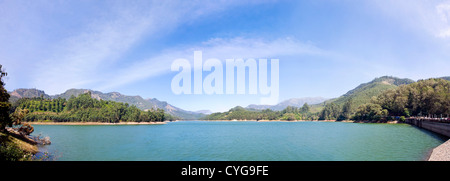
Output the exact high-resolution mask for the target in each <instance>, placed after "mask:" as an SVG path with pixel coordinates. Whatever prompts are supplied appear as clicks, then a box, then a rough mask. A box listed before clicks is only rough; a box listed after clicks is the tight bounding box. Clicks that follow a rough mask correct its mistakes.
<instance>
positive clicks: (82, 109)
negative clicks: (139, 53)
mask: <svg viewBox="0 0 450 181" xmlns="http://www.w3.org/2000/svg"><path fill="white" fill-rule="evenodd" d="M15 109H20V110H25V109H26V110H28V111H29V113H28V114H27V115H26V116H25V117H24V118H23V121H26V122H33V121H43V120H48V121H53V122H107V123H118V122H161V121H164V120H166V119H170V118H171V117H170V116H167V115H166V114H165V113H164V110H163V109H159V108H158V109H156V110H155V109H151V110H148V111H142V110H140V109H139V108H137V107H136V106H134V105H131V106H130V105H128V104H127V103H120V102H114V101H105V100H97V99H94V98H92V97H91V93H90V92H87V93H84V94H80V95H78V96H77V97H75V96H73V95H72V96H71V97H70V98H69V99H68V100H66V99H64V98H56V99H44V98H42V97H40V98H21V99H19V100H18V101H17V102H16V103H15Z"/></svg>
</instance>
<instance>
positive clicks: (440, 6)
mask: <svg viewBox="0 0 450 181" xmlns="http://www.w3.org/2000/svg"><path fill="white" fill-rule="evenodd" d="M371 3H372V4H373V5H375V6H374V7H377V10H381V12H382V13H383V14H384V15H387V16H388V17H389V18H390V20H393V21H397V22H398V23H400V24H402V25H406V26H407V27H408V28H410V29H412V30H413V31H418V32H423V33H426V34H429V35H431V36H433V37H437V38H449V37H450V1H442V0H429V1H420V0H396V1H378V0H375V1H371Z"/></svg>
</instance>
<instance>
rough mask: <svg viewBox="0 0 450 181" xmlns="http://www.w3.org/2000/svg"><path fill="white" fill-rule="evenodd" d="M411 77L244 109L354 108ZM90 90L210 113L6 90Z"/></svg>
mask: <svg viewBox="0 0 450 181" xmlns="http://www.w3.org/2000/svg"><path fill="white" fill-rule="evenodd" d="M440 78H442V79H445V80H450V76H446V77H440ZM414 82H415V81H414V80H411V79H407V78H397V77H392V76H383V77H378V78H375V79H374V80H372V81H370V82H367V83H363V84H360V85H359V86H357V87H356V88H354V89H352V90H350V91H348V92H347V93H345V94H344V95H342V96H340V97H338V98H333V99H326V98H323V97H304V98H292V99H288V100H285V101H282V102H280V103H279V104H276V105H256V104H251V105H249V106H247V107H246V109H250V110H251V109H253V110H262V109H272V110H277V111H279V110H283V109H285V108H286V107H287V106H294V107H301V106H303V104H305V103H308V104H309V105H310V106H311V108H312V109H311V110H312V111H313V112H315V111H320V110H321V109H322V107H323V106H324V105H325V104H327V103H335V104H337V105H340V106H342V105H343V104H344V103H345V102H347V101H348V100H350V99H351V100H352V103H353V109H356V108H357V107H358V106H359V105H362V104H364V103H367V102H370V100H371V99H372V97H375V96H378V95H379V94H381V93H382V92H384V91H386V90H389V89H394V88H396V87H398V86H401V85H406V84H411V83H414ZM88 91H90V92H91V96H92V98H95V99H103V100H111V101H116V102H123V103H128V104H130V105H135V106H136V107H138V108H139V109H142V110H147V109H152V108H153V109H156V108H161V109H164V111H166V112H167V113H169V114H171V115H173V116H176V117H179V118H182V119H199V118H201V117H203V116H205V115H208V114H211V113H212V112H211V111H209V110H200V111H195V112H194V111H187V110H183V109H181V108H178V107H175V106H173V105H171V104H169V103H167V102H165V101H160V100H158V99H156V98H152V99H144V98H142V97H141V96H128V95H123V94H121V93H118V92H109V93H103V92H100V91H95V90H89V89H69V90H67V91H65V92H64V93H62V94H57V95H47V94H45V92H44V91H42V90H38V89H16V90H14V91H13V92H9V93H10V95H11V97H10V101H11V102H14V101H17V100H18V99H20V98H23V97H28V98H31V97H43V98H58V97H62V98H66V99H69V98H70V97H71V96H72V95H73V96H78V95H80V94H83V93H86V92H88Z"/></svg>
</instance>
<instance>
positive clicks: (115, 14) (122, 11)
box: [31, 1, 240, 94]
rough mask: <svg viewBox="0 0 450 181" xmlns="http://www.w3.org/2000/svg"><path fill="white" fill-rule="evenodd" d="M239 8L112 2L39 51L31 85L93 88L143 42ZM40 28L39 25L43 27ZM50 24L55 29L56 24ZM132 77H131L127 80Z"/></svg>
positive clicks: (52, 91) (52, 88) (53, 88)
mask: <svg viewBox="0 0 450 181" xmlns="http://www.w3.org/2000/svg"><path fill="white" fill-rule="evenodd" d="M239 4H240V2H239V1H225V2H214V3H213V2H210V1H198V2H195V3H193V2H187V1H181V2H180V1H146V2H133V3H123V2H112V3H111V4H107V5H105V6H103V7H102V8H101V9H102V10H103V11H104V12H98V13H94V14H92V15H88V16H87V17H85V18H86V19H87V20H86V22H89V23H88V24H87V25H83V27H81V28H79V27H78V28H79V29H80V31H76V32H73V35H71V36H68V37H65V38H63V39H61V40H59V41H57V42H54V43H55V45H53V46H51V47H56V48H53V49H51V50H42V51H47V52H48V54H49V55H48V56H45V57H41V59H40V60H37V61H39V63H38V64H37V68H36V70H35V71H33V72H31V73H32V76H31V77H32V81H33V83H32V84H34V85H39V88H43V89H45V90H46V91H47V92H48V93H50V94H55V93H60V92H62V91H64V90H66V89H68V88H73V87H92V86H93V85H98V84H99V83H103V82H104V81H105V79H108V78H109V77H108V76H110V73H109V72H111V71H110V70H108V69H109V68H110V67H111V65H114V64H116V63H117V61H118V60H119V59H121V58H124V57H123V56H124V55H125V54H126V53H127V52H128V51H129V50H130V49H132V48H133V46H134V45H135V44H136V43H138V42H139V41H141V40H142V39H144V38H145V37H147V36H149V37H152V36H154V37H156V36H158V35H161V34H164V33H166V32H168V31H171V30H173V29H175V28H177V27H178V26H180V25H181V24H183V23H187V22H189V21H193V20H195V19H197V18H199V17H202V16H207V15H208V14H212V13H218V12H220V11H222V10H225V9H226V8H229V7H232V6H235V5H239ZM68 11H73V10H68ZM77 13H80V14H77ZM81 13H82V12H75V14H74V15H73V16H74V17H71V18H77V16H82V14H81ZM83 16H85V15H83ZM55 21H67V20H55ZM45 23H46V22H42V23H41V24H40V26H46V24H45ZM50 25H51V26H55V27H57V24H50ZM42 36H52V35H51V34H43V35H42ZM155 57H157V56H155ZM144 64H145V65H147V63H144ZM108 71H109V72H108ZM132 77H133V76H131V75H130V79H132Z"/></svg>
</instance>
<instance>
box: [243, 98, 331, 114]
mask: <svg viewBox="0 0 450 181" xmlns="http://www.w3.org/2000/svg"><path fill="white" fill-rule="evenodd" d="M326 100H328V99H327V98H323V97H303V98H291V99H288V100H285V101H282V102H280V103H278V104H276V105H256V104H250V105H248V106H247V107H246V108H247V109H256V110H262V109H272V110H274V111H281V110H283V109H285V108H286V107H288V106H293V107H302V106H303V104H305V103H307V104H309V105H312V104H319V103H322V102H324V101H326Z"/></svg>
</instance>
